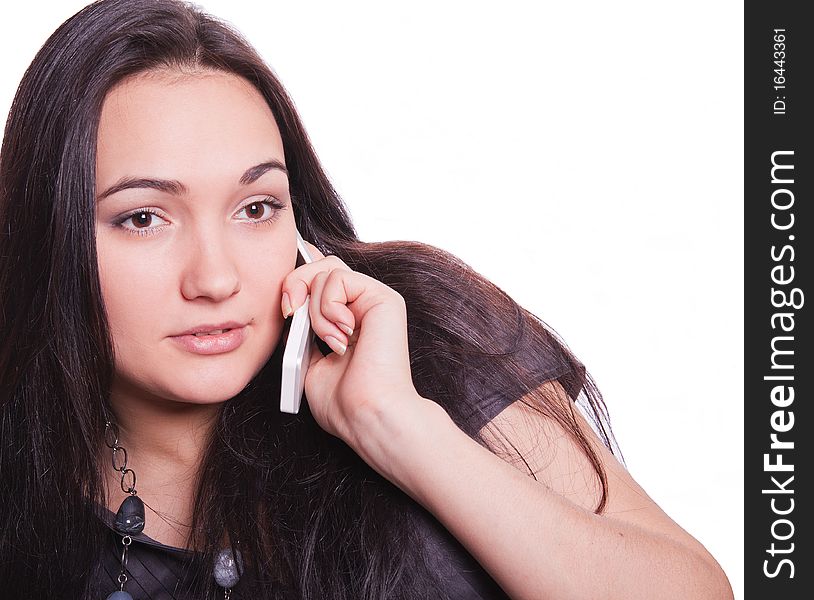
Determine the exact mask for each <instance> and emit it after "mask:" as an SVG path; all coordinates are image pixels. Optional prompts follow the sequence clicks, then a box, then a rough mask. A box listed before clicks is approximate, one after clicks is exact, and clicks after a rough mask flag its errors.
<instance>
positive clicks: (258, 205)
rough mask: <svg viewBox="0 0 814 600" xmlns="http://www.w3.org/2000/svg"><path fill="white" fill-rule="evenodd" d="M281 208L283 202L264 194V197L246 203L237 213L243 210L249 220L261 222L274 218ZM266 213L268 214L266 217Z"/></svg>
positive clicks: (283, 206)
mask: <svg viewBox="0 0 814 600" xmlns="http://www.w3.org/2000/svg"><path fill="white" fill-rule="evenodd" d="M283 208H285V205H284V204H283V203H281V202H279V201H278V200H276V199H275V198H272V197H271V196H266V198H265V199H263V200H259V201H256V202H251V203H249V204H247V205H246V206H244V207H243V208H241V209H240V210H239V211H238V213H237V214H240V213H242V212H245V213H246V216H247V217H248V218H249V220H250V221H256V222H261V223H262V222H267V221H273V220H274V219H276V217H277V215H278V214H279V212H280V210H282V209H283ZM266 209H268V210H266ZM266 215H268V216H267V217H266ZM264 217H266V218H264Z"/></svg>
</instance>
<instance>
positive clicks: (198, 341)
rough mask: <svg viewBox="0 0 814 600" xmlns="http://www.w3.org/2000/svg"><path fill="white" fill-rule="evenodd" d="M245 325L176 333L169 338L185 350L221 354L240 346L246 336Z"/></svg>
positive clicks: (196, 352) (195, 352)
mask: <svg viewBox="0 0 814 600" xmlns="http://www.w3.org/2000/svg"><path fill="white" fill-rule="evenodd" d="M245 330H246V327H245V326H243V327H235V328H231V329H215V330H213V331H208V332H199V333H194V334H185V335H176V336H172V337H171V338H170V339H171V340H173V341H175V342H176V343H177V344H178V345H179V346H181V347H182V348H183V349H184V350H186V351H187V352H192V353H194V354H222V353H224V352H231V351H232V350H235V349H236V348H238V347H240V345H241V344H242V343H243V340H244V339H245V337H246V332H245Z"/></svg>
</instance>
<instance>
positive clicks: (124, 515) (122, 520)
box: [115, 496, 144, 535]
mask: <svg viewBox="0 0 814 600" xmlns="http://www.w3.org/2000/svg"><path fill="white" fill-rule="evenodd" d="M115 527H116V531H118V532H119V533H121V534H122V535H135V534H137V533H141V532H142V531H144V502H142V501H141V498H139V497H138V496H128V497H127V498H125V499H124V502H122V505H121V506H120V507H119V511H118V512H117V513H116V523H115Z"/></svg>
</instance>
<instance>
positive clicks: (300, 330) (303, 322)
mask: <svg viewBox="0 0 814 600" xmlns="http://www.w3.org/2000/svg"><path fill="white" fill-rule="evenodd" d="M297 250H298V251H299V256H298V257H297V266H300V265H301V264H305V263H310V262H313V260H314V259H313V257H312V256H311V255H310V254H309V253H308V249H307V248H306V247H305V243H304V241H303V239H302V236H301V235H300V232H299V231H298V232H297ZM310 300H311V295H310V294H309V295H308V296H306V297H305V302H304V303H303V304H302V306H300V307H299V308H298V309H297V310H295V311H294V315H293V316H292V317H291V326H290V327H289V329H288V337H287V338H286V341H285V350H284V351H283V378H282V384H281V386H280V411H281V412H286V413H291V414H297V413H298V412H299V411H300V403H301V402H302V392H303V388H304V387H305V373H306V371H307V370H308V363H309V361H310V360H311V346H312V345H313V343H314V331H313V330H312V329H311V317H310V316H309V314H308V303H309V301H310Z"/></svg>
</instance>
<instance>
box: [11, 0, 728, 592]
mask: <svg viewBox="0 0 814 600" xmlns="http://www.w3.org/2000/svg"><path fill="white" fill-rule="evenodd" d="M297 233H299V234H301V235H302V237H303V238H304V239H305V240H306V241H307V242H308V243H307V248H308V250H309V251H310V252H311V253H312V255H313V256H314V258H315V260H314V261H313V262H311V263H309V264H304V265H301V266H297V262H296V259H297ZM306 298H308V313H309V315H310V318H311V322H312V326H313V329H314V332H315V334H316V336H317V337H318V338H319V339H320V340H321V341H320V343H319V344H318V346H316V347H315V348H314V349H313V352H312V354H311V355H310V357H308V358H309V368H308V373H307V379H306V383H305V400H304V401H303V405H302V408H301V410H300V413H299V414H296V415H290V414H284V413H281V412H280V411H279V396H280V378H281V359H282V352H283V350H284V348H285V342H286V335H285V327H286V324H287V319H288V318H289V317H290V315H291V314H292V313H293V311H294V310H296V309H297V308H298V307H300V306H301V305H303V304H304V303H305V302H306ZM577 403H579V405H577ZM0 411H1V412H0V428H1V429H0V436H1V437H0V440H2V441H0V493H2V497H3V498H4V502H3V505H2V508H1V509H0V536H1V537H0V540H2V543H1V544H0V586H1V588H0V589H2V590H3V593H4V594H5V595H8V596H9V597H20V598H23V597H24V598H61V597H64V598H105V597H108V598H119V599H125V598H130V597H132V598H170V597H174V598H202V597H207V598H208V597H226V598H229V597H231V598H314V599H316V598H320V599H322V598H354V599H355V598H371V599H373V598H454V599H464V598H467V599H468V598H484V599H487V598H506V597H508V598H513V599H520V598H524V599H525V598H626V599H630V598H647V599H654V598H682V599H701V598H704V599H706V598H709V599H712V598H716V599H718V598H731V591H730V588H729V584H728V582H727V580H726V577H725V576H724V574H723V573H722V571H721V569H720V567H719V566H718V565H717V563H716V562H715V560H714V559H713V558H712V557H711V556H710V555H709V554H708V553H707V551H706V550H705V549H704V548H703V546H702V545H701V544H699V543H698V542H697V541H696V540H695V539H694V538H693V537H692V536H691V535H689V534H688V533H686V532H685V531H683V530H682V529H681V528H680V527H678V525H676V524H675V523H674V522H673V521H672V520H671V519H670V518H669V517H668V516H667V515H666V514H664V513H663V512H662V511H661V510H660V509H659V507H658V506H657V505H656V504H655V503H654V502H653V501H652V500H650V498H649V497H648V496H647V494H646V493H645V492H644V490H642V489H641V487H639V486H638V485H637V484H636V482H635V481H634V480H633V479H632V477H631V476H630V474H629V473H628V472H627V471H626V470H625V468H624V467H623V465H622V464H621V463H620V461H619V460H618V459H617V457H615V456H614V454H613V452H612V448H613V443H612V438H611V435H610V432H609V431H608V429H607V428H606V425H605V424H606V422H607V421H606V414H605V410H604V406H603V404H602V401H601V397H600V395H599V393H598V391H597V390H596V388H595V386H594V385H593V383H592V381H591V379H590V377H589V375H588V374H587V372H586V370H585V368H584V367H583V365H582V364H581V363H580V362H579V361H578V360H577V359H576V358H575V357H574V356H573V355H572V354H571V353H570V352H569V351H568V349H567V347H566V346H565V344H564V343H563V342H562V341H561V340H559V339H558V338H557V336H556V335H555V334H554V333H553V332H552V331H550V330H549V329H548V328H547V327H546V326H545V324H544V323H543V322H542V321H540V320H539V319H538V318H536V317H535V316H534V315H532V314H530V313H529V312H528V311H526V310H524V309H523V308H521V307H520V306H518V305H517V304H516V303H515V302H513V301H512V300H511V298H509V297H507V296H506V295H505V294H503V293H502V292H501V291H500V290H499V289H497V288H496V287H495V286H494V285H492V284H490V283H489V282H488V281H486V280H484V279H483V278H482V277H480V276H479V275H478V274H477V273H475V272H473V271H472V270H471V269H470V268H469V267H467V265H465V264H462V263H461V262H460V261H459V260H457V259H456V258H455V257H454V256H451V255H450V254H448V253H446V252H444V251H443V250H440V249H438V248H434V247H430V246H427V245H423V244H418V243H404V242H400V243H377V244H368V243H364V242H362V241H360V240H359V239H358V238H357V236H356V233H355V231H354V228H353V225H352V224H351V222H350V220H349V218H348V214H347V211H346V210H345V208H344V205H343V203H342V201H341V200H340V199H339V197H338V196H337V194H336V192H335V191H334V190H333V188H332V187H331V184H330V182H329V181H328V179H327V177H326V176H325V173H324V172H323V170H322V168H321V167H320V164H319V162H318V160H317V158H316V155H315V153H314V151H313V149H312V148H311V146H310V143H309V141H308V137H307V135H306V133H305V131H304V129H303V127H302V124H301V122H300V120H299V118H298V117H297V114H296V112H295V110H294V108H293V104H292V102H291V101H290V100H289V99H288V96H287V94H286V93H285V91H284V89H283V87H282V86H281V84H280V83H279V81H277V79H276V78H275V77H274V75H273V74H272V72H271V71H270V70H269V68H268V67H267V66H266V65H265V64H264V63H263V61H262V60H261V59H260V57H258V56H257V54H256V53H255V52H254V51H253V50H252V48H251V47H250V46H249V45H248V43H247V42H246V41H245V40H243V39H242V37H241V36H240V35H239V34H238V33H236V32H235V31H234V30H232V29H231V28H230V27H228V26H227V25H225V24H223V23H221V22H219V21H217V20H216V19H214V18H212V17H210V16H207V15H205V14H203V13H201V12H200V11H199V10H197V9H195V8H194V7H192V6H190V5H186V4H183V3H180V2H175V1H155V0H102V1H101V2H97V3H95V4H92V5H90V6H88V7H87V8H85V9H84V10H82V11H81V12H79V13H78V14H77V15H75V16H74V17H72V18H71V19H69V20H68V21H67V22H66V23H65V24H63V25H62V26H61V27H60V28H59V29H58V30H57V31H56V32H55V33H54V34H53V35H52V36H51V38H50V39H49V40H48V41H47V42H46V44H45V46H44V47H43V48H42V50H41V51H40V52H39V53H38V55H37V57H36V58H35V60H34V62H33V63H32V65H31V67H30V68H29V69H28V71H27V72H26V74H25V76H24V78H23V81H22V83H21V85H20V87H19V90H18V93H17V96H16V97H15V100H14V104H13V106H12V109H11V113H10V115H9V120H8V124H7V128H6V131H5V136H4V139H3V146H2V150H1V151H0ZM583 414H584V415H585V416H587V419H586V418H585V416H583ZM144 506H146V509H144V508H143V507H144Z"/></svg>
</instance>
